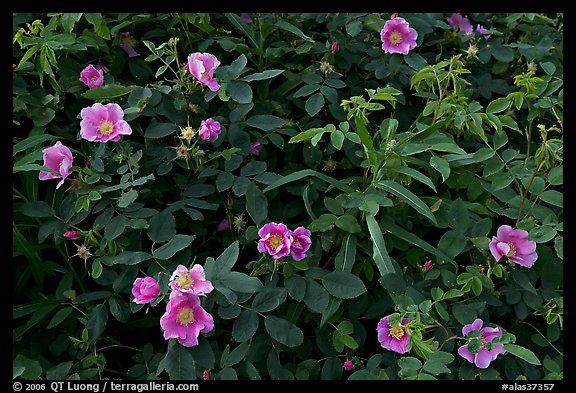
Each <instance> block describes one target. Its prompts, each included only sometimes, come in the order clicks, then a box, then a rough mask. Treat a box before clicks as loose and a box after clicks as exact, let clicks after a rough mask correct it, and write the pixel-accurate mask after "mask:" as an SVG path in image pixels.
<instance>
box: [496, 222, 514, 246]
mask: <svg viewBox="0 0 576 393" xmlns="http://www.w3.org/2000/svg"><path fill="white" fill-rule="evenodd" d="M513 231H514V228H512V227H511V226H510V225H501V226H500V228H498V230H497V231H496V237H497V238H498V240H499V241H501V242H508V238H509V236H510V235H511V234H512V233H513Z"/></svg>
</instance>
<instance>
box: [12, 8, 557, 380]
mask: <svg viewBox="0 0 576 393" xmlns="http://www.w3.org/2000/svg"><path fill="white" fill-rule="evenodd" d="M454 11H455V12H454V14H446V13H413V14H411V13H405V14H399V15H397V14H377V13H374V14H365V13H357V14H311V13H303V14H266V13H260V14H242V15H240V14H232V13H214V14H191V13H182V14H168V13H138V14H136V13H134V14H131V13H108V14H99V13H86V14H81V13H54V14H35V13H27V14H20V13H17V14H14V15H13V37H14V38H13V63H14V69H13V148H12V156H13V258H12V266H13V267H12V274H13V279H12V282H13V288H12V301H13V340H12V342H13V350H12V357H13V377H14V378H22V379H50V380H52V379H56V380H63V379H112V378H120V379H129V380H146V379H266V380H272V379H283V380H286V379H299V380H319V379H322V380H325V379H332V380H334V379H336V380H341V379H350V380H352V379H441V380H461V379H467V380H468V379H470V380H471V379H530V380H538V379H556V380H561V379H563V353H564V345H563V328H564V326H563V15H562V14H561V13H558V14H554V13H550V14H548V13H546V14H544V13H542V14H539V13H532V14H530V13H526V14H521V13H508V14H489V13H477V14H476V13H475V14H469V15H467V14H465V13H458V12H457V11H458V10H454ZM474 26H476V27H474Z"/></svg>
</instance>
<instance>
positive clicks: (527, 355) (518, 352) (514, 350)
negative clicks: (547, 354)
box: [504, 344, 541, 366]
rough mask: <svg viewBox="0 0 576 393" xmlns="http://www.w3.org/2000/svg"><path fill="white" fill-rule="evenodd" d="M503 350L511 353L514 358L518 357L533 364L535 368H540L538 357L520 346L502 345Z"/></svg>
mask: <svg viewBox="0 0 576 393" xmlns="http://www.w3.org/2000/svg"><path fill="white" fill-rule="evenodd" d="M504 349H505V350H506V352H509V353H511V354H512V355H514V356H517V357H519V358H520V359H522V360H524V361H526V362H528V363H530V364H533V365H535V366H540V365H541V363H540V360H539V359H538V357H537V356H536V355H535V354H534V352H532V351H531V350H529V349H527V348H524V347H521V346H520V345H516V344H504Z"/></svg>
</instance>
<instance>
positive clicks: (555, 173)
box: [546, 165, 564, 186]
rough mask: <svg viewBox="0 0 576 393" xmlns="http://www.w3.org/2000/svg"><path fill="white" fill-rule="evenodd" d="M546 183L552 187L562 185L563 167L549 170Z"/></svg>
mask: <svg viewBox="0 0 576 393" xmlns="http://www.w3.org/2000/svg"><path fill="white" fill-rule="evenodd" d="M546 181H547V182H548V183H550V184H552V185H554V186H559V185H561V184H563V183H564V167H563V166H562V165H561V166H557V167H554V168H552V169H550V172H548V176H547V177H546Z"/></svg>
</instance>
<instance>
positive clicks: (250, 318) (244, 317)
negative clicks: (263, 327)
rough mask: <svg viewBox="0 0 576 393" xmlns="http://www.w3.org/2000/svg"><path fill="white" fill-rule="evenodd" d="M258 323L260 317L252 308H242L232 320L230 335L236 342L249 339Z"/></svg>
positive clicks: (256, 328)
mask: <svg viewBox="0 0 576 393" xmlns="http://www.w3.org/2000/svg"><path fill="white" fill-rule="evenodd" d="M259 323H260V317H259V316H258V314H256V313H255V312H254V311H252V310H244V311H242V313H241V314H240V316H239V317H238V318H236V320H235V321H234V325H233V326H232V337H234V340H236V341H238V342H244V341H248V340H250V339H251V338H252V337H253V336H254V334H255V333H256V330H258V325H259Z"/></svg>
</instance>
